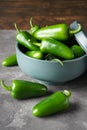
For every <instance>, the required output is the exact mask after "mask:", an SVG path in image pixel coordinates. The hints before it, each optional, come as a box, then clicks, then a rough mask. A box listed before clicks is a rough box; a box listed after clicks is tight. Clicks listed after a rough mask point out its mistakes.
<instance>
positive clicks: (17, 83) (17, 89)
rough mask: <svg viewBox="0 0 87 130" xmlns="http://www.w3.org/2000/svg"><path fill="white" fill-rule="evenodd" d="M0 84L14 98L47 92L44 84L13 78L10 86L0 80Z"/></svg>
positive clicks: (23, 97)
mask: <svg viewBox="0 0 87 130" xmlns="http://www.w3.org/2000/svg"><path fill="white" fill-rule="evenodd" d="M1 86H2V87H3V88H4V89H6V90H8V91H10V93H11V96H12V97H13V98H15V99H27V98H34V97H39V96H43V95H45V94H46V93H47V87H46V86H45V85H43V84H40V83H34V82H29V81H25V80H13V81H12V85H11V86H6V85H5V84H4V81H3V80H1Z"/></svg>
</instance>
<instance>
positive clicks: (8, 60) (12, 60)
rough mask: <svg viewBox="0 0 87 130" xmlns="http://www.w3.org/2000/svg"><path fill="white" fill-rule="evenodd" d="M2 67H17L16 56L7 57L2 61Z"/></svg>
mask: <svg viewBox="0 0 87 130" xmlns="http://www.w3.org/2000/svg"><path fill="white" fill-rule="evenodd" d="M2 65H3V66H15V65H17V58H16V54H12V55H10V56H8V57H6V58H5V59H4V60H3V61H2Z"/></svg>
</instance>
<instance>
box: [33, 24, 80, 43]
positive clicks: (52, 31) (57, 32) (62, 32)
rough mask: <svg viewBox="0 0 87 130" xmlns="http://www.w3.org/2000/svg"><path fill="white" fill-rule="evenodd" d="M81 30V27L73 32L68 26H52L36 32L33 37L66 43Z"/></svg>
mask: <svg viewBox="0 0 87 130" xmlns="http://www.w3.org/2000/svg"><path fill="white" fill-rule="evenodd" d="M80 30H81V26H80V25H79V28H78V29H77V30H71V29H70V28H69V26H68V25H67V24H55V25H51V26H45V27H42V28H41V29H39V30H37V31H35V33H34V34H33V36H34V37H35V38H36V39H38V40H42V39H43V38H50V37H51V38H53V39H57V40H59V41H66V40H68V39H69V37H70V36H71V35H73V34H75V33H77V32H79V31H80Z"/></svg>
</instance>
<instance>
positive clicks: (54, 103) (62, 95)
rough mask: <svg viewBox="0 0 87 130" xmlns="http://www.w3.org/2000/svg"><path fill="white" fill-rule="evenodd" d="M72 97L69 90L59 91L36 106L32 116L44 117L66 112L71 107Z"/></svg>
mask: <svg viewBox="0 0 87 130" xmlns="http://www.w3.org/2000/svg"><path fill="white" fill-rule="evenodd" d="M70 95H71V92H70V91H68V90H64V92H61V91H58V92H56V93H54V94H52V95H51V96H49V97H47V98H45V99H43V100H42V101H40V102H39V103H38V104H36V105H35V106H34V107H33V108H32V114H33V115H34V116H38V117H43V116H48V115H52V114H54V113H57V112H60V111H62V110H65V109H67V108H68V107H69V105H70V103H69V97H70Z"/></svg>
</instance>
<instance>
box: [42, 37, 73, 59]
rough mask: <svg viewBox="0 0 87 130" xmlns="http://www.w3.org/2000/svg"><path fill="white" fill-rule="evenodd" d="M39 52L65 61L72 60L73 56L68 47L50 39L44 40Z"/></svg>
mask: <svg viewBox="0 0 87 130" xmlns="http://www.w3.org/2000/svg"><path fill="white" fill-rule="evenodd" d="M40 50H41V52H42V53H49V54H53V55H55V56H58V57H60V58H63V59H67V60H68V59H72V58H74V54H73V52H72V50H71V49H70V48H69V47H68V46H66V45H65V44H63V43H62V42H60V41H57V40H55V39H52V38H44V39H43V40H42V43H41V46H40Z"/></svg>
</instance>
